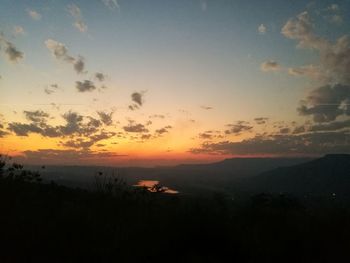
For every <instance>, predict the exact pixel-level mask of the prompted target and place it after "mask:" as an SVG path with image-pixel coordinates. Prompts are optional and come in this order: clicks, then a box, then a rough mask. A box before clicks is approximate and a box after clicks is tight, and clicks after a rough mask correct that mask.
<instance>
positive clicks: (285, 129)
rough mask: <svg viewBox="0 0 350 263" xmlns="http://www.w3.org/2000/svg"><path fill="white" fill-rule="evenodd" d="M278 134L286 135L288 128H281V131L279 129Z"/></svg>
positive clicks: (288, 131)
mask: <svg viewBox="0 0 350 263" xmlns="http://www.w3.org/2000/svg"><path fill="white" fill-rule="evenodd" d="M280 133H281V134H287V133H290V128H288V127H285V128H281V129H280Z"/></svg>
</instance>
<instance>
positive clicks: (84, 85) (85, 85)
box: [75, 80, 96, 92]
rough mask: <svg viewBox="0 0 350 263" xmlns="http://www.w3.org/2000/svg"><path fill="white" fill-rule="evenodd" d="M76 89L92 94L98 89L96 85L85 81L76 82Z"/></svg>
mask: <svg viewBox="0 0 350 263" xmlns="http://www.w3.org/2000/svg"><path fill="white" fill-rule="evenodd" d="M75 87H76V89H77V90H78V91H79V92H87V91H89V92H91V91H93V90H95V89H96V86H95V84H94V83H93V82H92V81H90V80H84V81H83V82H81V81H76V82H75Z"/></svg>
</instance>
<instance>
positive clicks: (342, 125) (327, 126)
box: [309, 119, 350, 132]
mask: <svg viewBox="0 0 350 263" xmlns="http://www.w3.org/2000/svg"><path fill="white" fill-rule="evenodd" d="M342 129H350V119H348V120H345V121H334V122H330V123H322V124H316V125H312V126H311V127H310V128H309V131H312V132H318V131H337V130H342Z"/></svg>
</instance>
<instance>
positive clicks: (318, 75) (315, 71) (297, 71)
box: [288, 65, 323, 80]
mask: <svg viewBox="0 0 350 263" xmlns="http://www.w3.org/2000/svg"><path fill="white" fill-rule="evenodd" d="M288 74H289V75H292V76H305V77H309V78H311V79H314V80H322V78H323V75H322V72H321V69H320V67H318V66H314V65H307V66H302V67H298V68H289V69H288Z"/></svg>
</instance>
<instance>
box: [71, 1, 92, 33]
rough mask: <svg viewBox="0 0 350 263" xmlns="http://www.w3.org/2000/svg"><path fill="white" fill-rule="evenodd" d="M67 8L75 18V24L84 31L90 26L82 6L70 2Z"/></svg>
mask: <svg viewBox="0 0 350 263" xmlns="http://www.w3.org/2000/svg"><path fill="white" fill-rule="evenodd" d="M67 10H68V13H69V14H70V15H71V16H72V17H73V18H74V20H75V21H74V24H73V26H74V27H75V28H77V29H78V30H79V31H80V32H82V33H84V32H86V31H87V29H88V27H87V25H86V24H85V22H84V19H83V15H82V13H81V10H80V8H79V7H78V6H77V5H75V4H70V5H68V7H67Z"/></svg>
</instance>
